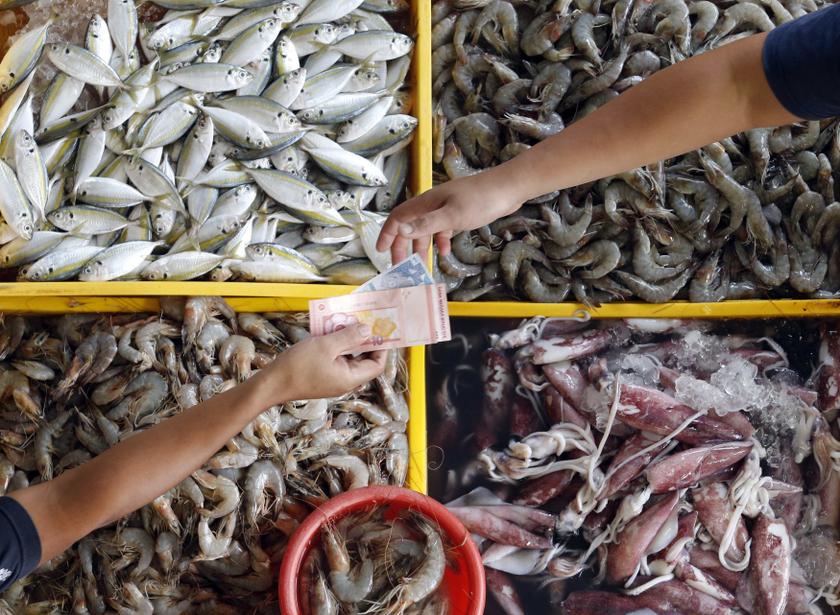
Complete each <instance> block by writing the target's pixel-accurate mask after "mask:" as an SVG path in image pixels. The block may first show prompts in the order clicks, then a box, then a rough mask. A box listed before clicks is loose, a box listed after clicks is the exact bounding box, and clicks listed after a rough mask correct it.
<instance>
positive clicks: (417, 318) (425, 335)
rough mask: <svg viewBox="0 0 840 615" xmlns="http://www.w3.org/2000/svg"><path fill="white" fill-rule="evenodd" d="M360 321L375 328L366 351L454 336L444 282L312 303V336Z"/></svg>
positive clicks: (438, 340)
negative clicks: (450, 329) (451, 331)
mask: <svg viewBox="0 0 840 615" xmlns="http://www.w3.org/2000/svg"><path fill="white" fill-rule="evenodd" d="M356 323H365V324H367V325H368V326H370V328H371V330H372V331H373V336H372V341H371V342H370V343H369V344H367V345H366V346H365V347H363V348H361V349H360V350H362V351H366V350H377V349H381V348H403V347H405V346H418V345H421V344H434V343H436V342H444V341H446V340H449V339H452V335H451V333H450V331H449V309H448V308H447V305H446V287H445V286H444V285H443V284H423V285H420V286H410V287H408V288H394V289H391V290H381V291H375V292H370V293H354V294H351V295H342V296H340V297H331V298H329V299H317V300H315V301H310V302H309V328H310V331H311V332H312V335H325V334H327V333H332V332H333V331H338V330H339V329H343V328H344V327H347V326H350V325H354V324H356Z"/></svg>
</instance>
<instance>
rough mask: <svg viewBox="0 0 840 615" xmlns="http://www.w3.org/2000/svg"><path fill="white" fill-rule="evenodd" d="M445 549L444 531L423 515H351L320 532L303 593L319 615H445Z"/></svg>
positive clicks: (307, 565) (303, 578) (306, 564)
mask: <svg viewBox="0 0 840 615" xmlns="http://www.w3.org/2000/svg"><path fill="white" fill-rule="evenodd" d="M446 549H447V545H446V544H445V539H444V537H443V535H442V533H441V531H440V528H438V526H437V524H435V523H434V522H433V521H431V520H429V519H427V518H426V517H424V516H422V515H420V514H419V513H413V512H404V513H401V514H400V515H398V516H397V517H394V518H391V517H390V516H389V517H388V518H387V519H386V517H385V515H384V510H383V509H382V508H374V509H373V510H370V511H366V512H363V513H360V514H352V515H348V516H347V517H344V518H343V519H340V520H339V521H337V522H336V523H335V524H333V525H328V526H326V527H325V528H324V529H323V530H321V542H320V544H319V545H318V546H317V547H316V548H313V549H311V550H310V551H309V553H308V554H307V556H306V559H305V560H304V563H303V571H302V575H301V581H300V588H299V593H300V595H301V599H302V600H309V602H310V612H311V613H313V614H316V615H338V614H339V613H368V614H370V615H373V614H374V613H388V614H389V615H401V614H403V613H404V614H409V613H413V614H417V615H425V614H428V615H446V613H448V612H449V602H448V599H447V598H446V596H444V595H443V592H442V591H439V590H440V588H441V583H442V581H443V573H444V570H445V569H446Z"/></svg>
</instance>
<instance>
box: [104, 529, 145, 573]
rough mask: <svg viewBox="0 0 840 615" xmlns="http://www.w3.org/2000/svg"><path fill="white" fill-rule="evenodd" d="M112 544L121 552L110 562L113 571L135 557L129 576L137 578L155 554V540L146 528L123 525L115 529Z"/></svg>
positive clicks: (121, 567) (127, 563) (127, 564)
mask: <svg viewBox="0 0 840 615" xmlns="http://www.w3.org/2000/svg"><path fill="white" fill-rule="evenodd" d="M114 545H115V546H116V547H117V548H118V549H119V550H120V552H121V553H122V554H123V555H122V557H121V558H120V559H118V560H117V561H115V562H113V563H112V564H111V569H112V570H114V571H118V570H122V569H123V568H126V567H127V566H129V565H130V564H131V563H132V562H133V561H134V560H135V558H136V559H137V564H136V565H135V566H134V569H133V570H132V571H131V577H132V578H134V579H138V578H140V577H141V575H142V574H143V573H144V572H145V571H146V570H147V569H148V568H149V565H150V564H151V563H152V559H153V558H154V556H155V541H154V539H153V538H152V537H151V536H150V535H149V533H148V532H147V531H146V530H143V529H140V528H136V527H124V528H122V529H119V530H117V533H116V536H115V537H114Z"/></svg>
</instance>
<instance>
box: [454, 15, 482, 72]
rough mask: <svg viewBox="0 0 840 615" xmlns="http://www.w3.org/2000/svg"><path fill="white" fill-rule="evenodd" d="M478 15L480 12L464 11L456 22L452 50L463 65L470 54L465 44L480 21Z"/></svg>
mask: <svg viewBox="0 0 840 615" xmlns="http://www.w3.org/2000/svg"><path fill="white" fill-rule="evenodd" d="M478 15H479V13H478V11H464V12H463V13H461V14H460V15H459V16H458V20H457V21H456V22H455V28H454V29H453V31H452V49H453V51H454V53H455V58H456V59H457V61H458V62H460V63H461V64H466V62H467V58H468V52H467V49H466V46H465V43H466V40H467V38H468V37H469V34H470V32H471V31H472V29H473V26H474V25H475V22H476V20H477V19H478Z"/></svg>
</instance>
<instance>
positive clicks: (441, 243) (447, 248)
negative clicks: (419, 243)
mask: <svg viewBox="0 0 840 615" xmlns="http://www.w3.org/2000/svg"><path fill="white" fill-rule="evenodd" d="M451 240H452V231H445V232H442V233H437V234H436V235H435V245H436V246H437V249H438V252H440V255H441V256H446V255H447V254H449V253H450V252H451V251H452V241H451Z"/></svg>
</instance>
